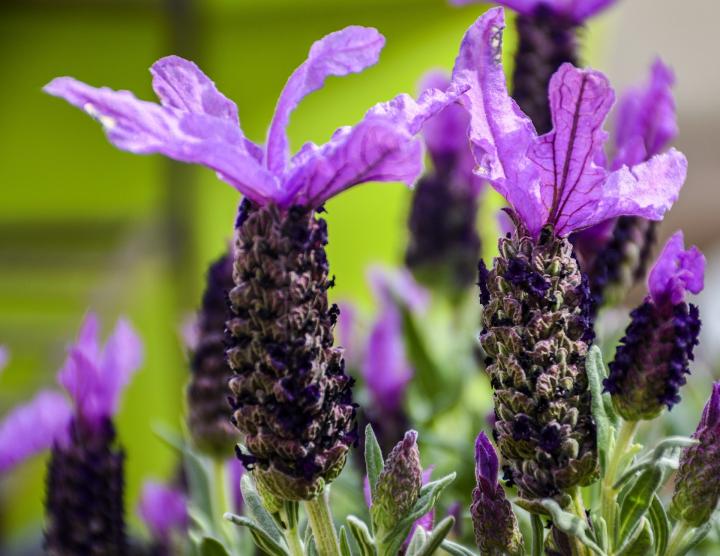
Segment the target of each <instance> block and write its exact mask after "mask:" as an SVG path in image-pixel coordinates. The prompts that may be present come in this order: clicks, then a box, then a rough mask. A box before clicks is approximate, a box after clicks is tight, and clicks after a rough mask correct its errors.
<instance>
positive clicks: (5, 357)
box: [0, 346, 10, 373]
mask: <svg viewBox="0 0 720 556" xmlns="http://www.w3.org/2000/svg"><path fill="white" fill-rule="evenodd" d="M9 359H10V355H9V354H8V350H7V348H6V347H5V346H0V373H2V372H3V369H5V367H6V366H7V364H8V361H9Z"/></svg>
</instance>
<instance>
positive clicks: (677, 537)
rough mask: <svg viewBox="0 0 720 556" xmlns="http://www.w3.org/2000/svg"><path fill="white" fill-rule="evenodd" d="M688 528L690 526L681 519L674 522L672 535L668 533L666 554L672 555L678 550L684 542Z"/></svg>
mask: <svg viewBox="0 0 720 556" xmlns="http://www.w3.org/2000/svg"><path fill="white" fill-rule="evenodd" d="M690 529H691V527H690V526H689V525H688V524H687V523H685V522H684V521H682V520H680V521H678V522H677V523H676V524H675V527H674V528H673V532H672V535H670V542H669V543H668V548H667V551H665V554H666V556H674V555H675V554H678V553H679V552H680V549H681V548H682V546H683V544H685V536H686V535H687V533H688V531H689V530H690Z"/></svg>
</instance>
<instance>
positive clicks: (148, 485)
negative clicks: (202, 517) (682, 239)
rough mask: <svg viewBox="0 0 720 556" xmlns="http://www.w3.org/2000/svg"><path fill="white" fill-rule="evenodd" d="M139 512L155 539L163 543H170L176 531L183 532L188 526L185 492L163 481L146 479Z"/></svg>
mask: <svg viewBox="0 0 720 556" xmlns="http://www.w3.org/2000/svg"><path fill="white" fill-rule="evenodd" d="M138 513H139V514H140V517H141V518H142V520H143V521H144V522H145V525H146V526H147V528H148V529H149V530H150V533H151V534H152V536H153V539H154V540H155V541H156V542H158V543H160V544H162V545H168V543H170V541H171V536H172V535H173V534H174V533H176V532H177V533H183V532H184V531H185V530H186V528H187V526H188V509H187V499H186V497H185V494H183V493H182V492H181V491H179V490H177V489H175V488H172V487H170V486H168V485H165V484H163V483H158V482H155V481H145V483H144V484H143V487H142V492H141V494H140V503H139V505H138Z"/></svg>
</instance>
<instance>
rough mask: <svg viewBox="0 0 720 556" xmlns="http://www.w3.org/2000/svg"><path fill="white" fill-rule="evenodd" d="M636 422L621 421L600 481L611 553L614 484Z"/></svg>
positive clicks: (633, 433)
mask: <svg viewBox="0 0 720 556" xmlns="http://www.w3.org/2000/svg"><path fill="white" fill-rule="evenodd" d="M637 427H638V422H637V421H623V424H622V426H621V427H620V432H619V433H618V437H617V440H616V442H615V446H614V447H613V451H612V455H611V457H610V461H609V462H608V466H607V469H606V470H605V476H604V477H603V480H602V487H601V498H602V515H603V518H604V519H605V524H606V525H607V529H608V542H609V544H610V546H609V547H608V549H609V552H610V553H611V551H612V548H614V547H615V545H616V541H617V539H615V520H616V515H615V513H616V512H615V498H616V496H617V491H616V490H615V488H614V485H615V482H616V481H617V480H618V479H619V478H620V477H619V474H620V471H621V469H620V464H621V462H622V461H623V459H625V458H626V457H627V451H628V448H629V447H630V446H631V445H632V441H633V438H635V433H636V431H637Z"/></svg>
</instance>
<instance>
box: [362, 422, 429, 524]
mask: <svg viewBox="0 0 720 556" xmlns="http://www.w3.org/2000/svg"><path fill="white" fill-rule="evenodd" d="M422 485H423V469H422V465H421V464H420V452H419V450H418V447H417V432H415V431H408V432H406V433H405V437H404V438H403V439H402V440H401V441H400V442H398V443H397V445H395V447H394V448H393V449H392V451H391V452H390V454H389V455H388V457H387V460H386V461H385V467H384V468H383V470H382V471H381V472H380V476H379V477H378V480H377V485H376V487H375V497H374V498H373V501H372V507H371V508H370V514H371V515H372V520H373V523H374V524H375V527H376V528H377V529H380V530H383V531H390V530H392V528H393V527H395V525H396V524H397V523H398V522H399V521H400V520H402V519H403V518H404V517H405V516H406V515H407V514H408V513H410V510H412V508H413V506H414V505H415V503H416V502H417V500H418V498H419V497H420V489H421V488H422Z"/></svg>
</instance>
